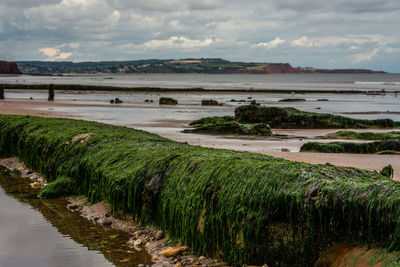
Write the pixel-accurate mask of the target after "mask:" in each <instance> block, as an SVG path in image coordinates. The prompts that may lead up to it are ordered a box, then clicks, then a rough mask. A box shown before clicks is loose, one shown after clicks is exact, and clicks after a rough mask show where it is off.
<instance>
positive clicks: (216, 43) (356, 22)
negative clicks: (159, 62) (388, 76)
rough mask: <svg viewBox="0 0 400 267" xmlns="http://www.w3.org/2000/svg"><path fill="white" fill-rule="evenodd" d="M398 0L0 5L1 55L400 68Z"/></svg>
mask: <svg viewBox="0 0 400 267" xmlns="http://www.w3.org/2000/svg"><path fill="white" fill-rule="evenodd" d="M399 28H400V1H399V0H379V1H377V0H319V1H315V0H249V1H243V0H240V1H239V0H140V1H137V0H1V1H0V59H5V60H12V61H20V60H52V61H54V60H56V61H61V60H65V61H99V60H134V59H147V58H164V59H166V58H176V59H177V58H186V57H221V58H225V59H228V60H240V61H255V62H289V63H291V64H292V65H293V66H313V67H326V68H370V69H376V70H385V71H389V72H400V31H399Z"/></svg>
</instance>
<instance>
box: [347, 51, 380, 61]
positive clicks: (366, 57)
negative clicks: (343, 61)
mask: <svg viewBox="0 0 400 267" xmlns="http://www.w3.org/2000/svg"><path fill="white" fill-rule="evenodd" d="M378 52H379V48H375V49H374V50H372V51H371V52H366V53H359V54H355V55H353V56H352V59H353V61H354V63H360V62H362V61H370V60H372V58H373V57H374V56H376V55H377V54H378Z"/></svg>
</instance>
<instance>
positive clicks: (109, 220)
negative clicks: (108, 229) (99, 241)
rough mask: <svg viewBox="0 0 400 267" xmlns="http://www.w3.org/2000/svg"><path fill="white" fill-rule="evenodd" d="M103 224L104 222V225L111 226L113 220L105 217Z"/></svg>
mask: <svg viewBox="0 0 400 267" xmlns="http://www.w3.org/2000/svg"><path fill="white" fill-rule="evenodd" d="M102 224H103V225H104V226H110V225H111V224H112V221H111V219H110V218H108V217H107V218H105V219H104V220H103V222H102Z"/></svg>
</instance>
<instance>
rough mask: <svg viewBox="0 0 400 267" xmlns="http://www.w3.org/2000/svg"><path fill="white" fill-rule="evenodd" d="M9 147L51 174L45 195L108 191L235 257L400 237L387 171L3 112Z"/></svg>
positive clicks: (205, 247) (272, 261) (290, 257)
mask: <svg viewBox="0 0 400 267" xmlns="http://www.w3.org/2000/svg"><path fill="white" fill-rule="evenodd" d="M0 154H1V155H3V156H10V155H16V156H18V157H19V158H20V159H21V160H23V161H24V162H25V164H26V165H27V166H28V167H30V168H32V169H35V170H39V171H40V172H41V173H42V174H43V175H44V176H45V177H46V178H47V180H48V182H49V183H50V184H49V185H48V186H47V187H45V188H44V189H43V190H42V191H41V196H42V197H47V196H57V195H59V194H85V195H87V196H88V198H89V200H90V201H92V202H96V201H100V200H106V201H108V202H109V203H110V204H111V206H112V208H113V211H114V212H115V213H116V212H117V211H118V210H122V211H123V212H124V213H127V214H132V215H133V217H134V218H135V219H136V220H138V221H140V222H142V223H152V224H155V225H158V226H159V227H161V228H163V229H165V230H167V231H168V233H169V235H170V236H171V237H172V238H180V239H181V240H182V243H183V244H185V245H189V246H190V247H192V248H193V249H194V250H195V251H196V252H198V253H199V254H206V255H220V256H222V257H223V258H224V259H225V260H226V261H228V262H233V263H237V264H244V263H248V264H264V263H267V264H268V265H269V266H275V265H286V266H296V265H297V266H310V265H312V264H313V263H314V261H316V259H317V258H318V257H319V256H320V254H321V252H322V251H326V250H327V249H328V248H329V247H330V246H331V245H332V243H333V242H349V243H351V244H364V243H366V244H373V243H374V244H377V245H379V246H381V247H386V248H388V249H389V250H395V249H398V248H399V246H400V221H399V219H398V218H399V215H400V184H399V183H397V182H394V181H392V180H391V179H388V178H386V177H385V176H382V175H380V174H378V173H376V172H371V171H366V170H360V169H355V168H345V167H336V166H332V165H311V164H306V163H300V162H290V161H287V160H283V159H278V158H273V157H270V156H266V155H260V154H253V153H247V152H236V151H230V150H221V149H210V148H202V147H197V146H190V145H188V144H185V143H177V142H174V141H170V140H168V139H165V138H162V137H159V136H157V135H154V134H150V133H146V132H143V131H139V130H134V129H129V128H125V127H117V126H110V125H105V124H100V123H96V122H88V121H79V120H69V119H54V118H38V117H30V116H6V115H0ZM397 258H399V257H397Z"/></svg>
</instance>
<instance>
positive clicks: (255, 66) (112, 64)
mask: <svg viewBox="0 0 400 267" xmlns="http://www.w3.org/2000/svg"><path fill="white" fill-rule="evenodd" d="M17 64H18V66H19V68H20V69H21V70H22V72H23V73H26V74H67V73H69V74H71V73H76V74H96V73H210V74H272V73H289V74H291V73H384V72H383V71H372V70H363V69H316V68H293V67H292V66H291V65H290V64H289V63H255V62H231V61H228V60H224V59H220V58H187V59H180V60H175V59H173V60H171V59H167V60H164V59H148V60H135V61H99V62H78V63H74V62H47V61H20V62H17Z"/></svg>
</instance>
